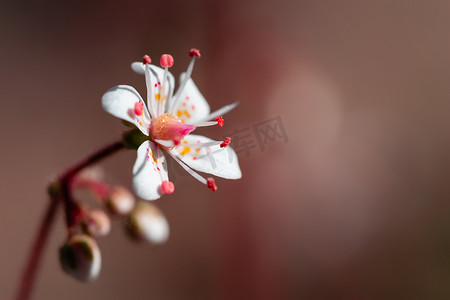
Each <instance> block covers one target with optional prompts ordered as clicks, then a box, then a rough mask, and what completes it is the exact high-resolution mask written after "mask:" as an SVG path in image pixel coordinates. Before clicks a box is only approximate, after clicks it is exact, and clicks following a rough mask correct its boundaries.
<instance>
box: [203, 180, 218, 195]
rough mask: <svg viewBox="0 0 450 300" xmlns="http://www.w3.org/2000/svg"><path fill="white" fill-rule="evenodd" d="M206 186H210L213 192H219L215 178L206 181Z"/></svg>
mask: <svg viewBox="0 0 450 300" xmlns="http://www.w3.org/2000/svg"><path fill="white" fill-rule="evenodd" d="M206 185H207V186H208V188H209V189H211V190H212V191H213V192H215V191H217V185H216V184H215V182H214V179H213V178H208V179H207V180H206Z"/></svg>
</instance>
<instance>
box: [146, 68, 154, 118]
mask: <svg viewBox="0 0 450 300" xmlns="http://www.w3.org/2000/svg"><path fill="white" fill-rule="evenodd" d="M145 85H146V86H147V106H148V110H149V111H150V115H151V116H152V118H156V114H155V107H154V106H153V103H154V101H153V93H152V82H151V77H150V67H149V66H148V64H145Z"/></svg>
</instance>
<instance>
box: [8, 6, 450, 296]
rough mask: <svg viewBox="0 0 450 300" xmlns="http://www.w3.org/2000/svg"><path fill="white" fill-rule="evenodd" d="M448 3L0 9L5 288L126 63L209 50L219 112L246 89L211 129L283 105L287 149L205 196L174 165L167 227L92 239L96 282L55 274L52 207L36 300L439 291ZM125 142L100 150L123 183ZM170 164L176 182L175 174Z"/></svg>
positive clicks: (200, 74)
mask: <svg viewBox="0 0 450 300" xmlns="http://www.w3.org/2000/svg"><path fill="white" fill-rule="evenodd" d="M449 12H450V2H448V1H443V0H433V1H419V0H412V1H411V0H410V1H406V0H404V1H387V0H381V1H371V2H370V1H288V0H285V1H271V0H270V1H264V2H263V1H255V0H251V1H245V2H244V1H235V0H231V1H206V0H204V1H195V0H193V1H128V2H117V1H2V2H1V4H0V57H1V68H0V79H1V81H0V82H1V89H0V95H1V102H0V103H1V104H0V105H1V106H0V114H1V118H0V120H1V137H2V145H3V146H2V147H1V148H0V155H1V156H0V157H1V158H2V167H1V171H0V179H1V182H2V188H1V203H2V205H3V206H2V209H1V210H0V228H1V230H0V232H1V240H0V249H1V250H0V254H1V255H0V257H1V258H0V264H1V272H0V298H1V299H9V298H11V296H12V295H13V291H14V289H15V285H16V283H17V280H18V277H19V273H20V272H21V270H22V268H23V265H24V261H25V257H26V253H27V251H28V247H29V246H30V244H31V240H32V237H33V236H34V234H35V232H36V230H37V225H38V223H39V220H40V217H41V216H42V214H43V212H44V207H45V205H46V203H47V201H48V199H47V197H46V194H45V186H46V183H47V181H48V179H49V178H50V177H51V175H52V174H55V173H57V172H60V171H61V170H63V168H65V167H67V166H69V165H70V164H72V163H73V162H75V161H76V160H78V159H79V158H81V157H82V156H83V155H85V154H88V153H89V152H91V151H93V150H95V149H97V148H99V147H101V146H102V145H104V144H106V143H107V142H111V141H113V140H115V139H116V138H117V137H118V136H119V135H120V134H121V132H122V130H123V126H122V125H121V124H120V122H119V121H117V120H116V119H115V118H113V117H111V116H110V115H108V114H106V113H105V112H103V111H102V109H101V105H100V99H101V96H102V94H103V93H104V92H105V91H106V90H107V89H109V88H110V87H112V86H114V85H117V84H130V85H133V86H135V87H136V88H137V89H138V90H139V91H140V92H141V94H145V89H144V88H145V85H144V80H143V77H141V76H139V75H137V74H134V73H133V72H132V71H131V69H130V67H129V65H130V63H131V62H132V61H136V60H140V58H141V57H142V56H143V55H144V54H150V55H151V56H152V58H153V59H154V60H155V61H157V60H158V57H159V55H161V54H162V53H171V54H172V55H173V56H174V58H175V65H174V67H173V70H172V71H173V73H174V74H175V75H176V76H178V74H179V73H180V72H182V71H184V69H185V68H186V66H187V64H188V61H189V59H188V57H187V56H186V51H187V50H189V49H190V48H191V47H197V48H199V49H200V50H201V52H202V58H201V60H199V61H198V63H197V64H196V69H195V71H194V75H193V77H194V79H195V80H196V82H197V85H198V86H199V88H200V90H201V91H202V92H203V94H204V95H205V97H206V98H207V99H208V100H209V101H210V104H211V107H212V109H217V108H219V107H221V106H223V105H225V104H227V103H229V102H232V101H235V100H238V101H240V102H241V105H240V106H239V107H238V109H236V110H235V111H233V112H232V113H230V114H229V115H227V116H226V126H225V127H224V128H223V129H220V128H209V129H207V130H206V129H202V131H201V133H204V134H205V135H208V136H210V137H216V138H220V137H221V136H222V135H224V134H227V133H228V132H230V131H232V130H234V129H243V128H247V127H249V128H250V130H252V128H253V126H254V125H255V124H259V123H261V122H263V121H265V120H268V119H271V118H273V117H277V116H280V117H281V120H282V122H283V125H284V127H285V129H286V132H287V135H288V138H289V142H287V143H285V142H284V141H283V140H281V139H276V140H275V141H273V142H270V143H267V144H266V145H265V149H264V151H262V150H261V149H260V148H259V146H258V144H256V146H255V147H254V148H252V150H251V152H250V154H249V155H246V153H244V152H241V153H240V154H239V158H240V163H241V168H242V170H243V176H244V177H243V179H242V180H239V181H227V180H220V179H218V180H217V183H218V185H219V191H218V192H217V193H215V194H213V193H211V192H210V191H209V190H207V189H205V188H204V187H203V186H201V185H200V184H198V183H197V182H196V181H195V180H194V179H193V178H190V177H187V176H181V173H180V175H178V174H177V175H176V176H175V178H174V180H175V184H176V187H177V190H176V193H175V194H173V195H171V196H165V197H163V198H162V199H160V200H159V201H157V202H156V204H157V205H158V206H159V207H160V208H161V209H162V210H163V211H164V213H165V214H166V217H167V218H168V220H169V222H170V226H171V236H170V239H169V241H168V243H167V244H165V245H163V246H156V247H155V246H153V247H152V246H149V245H139V244H135V243H131V242H130V241H129V240H127V239H126V237H125V236H124V235H123V231H122V228H121V224H120V222H119V221H117V222H114V227H113V232H112V233H111V234H110V235H109V236H108V237H106V238H103V239H99V244H100V247H101V249H102V255H103V268H102V274H101V276H100V278H99V279H98V280H97V281H96V282H94V283H91V284H81V283H79V282H77V281H75V280H74V279H72V278H71V277H69V276H67V275H65V274H64V273H63V272H62V271H61V270H60V267H59V263H58V259H57V250H58V248H59V246H60V245H61V243H63V241H64V237H65V229H64V224H63V218H62V213H61V214H60V215H59V216H58V222H57V223H56V224H55V227H54V228H53V231H52V234H51V236H50V241H49V243H48V245H47V248H46V252H45V255H44V259H43V261H42V268H41V269H40V273H39V275H38V280H37V284H36V289H35V294H34V295H35V297H34V299H448V298H450V219H449V216H450V213H449V212H450V207H449V199H448V198H449V192H450V185H449V181H450V156H449V150H450V121H449V117H448V116H449V115H450V101H449V99H450V84H448V80H449V78H450V34H449V28H450V13H449ZM135 155H136V154H135V152H133V151H129V152H124V153H121V154H119V155H117V156H116V157H113V158H110V159H108V160H107V161H106V162H105V163H104V164H103V166H104V167H105V169H106V170H107V172H108V174H109V176H110V178H111V179H112V180H113V182H116V183H123V184H126V185H128V186H130V182H131V167H132V165H133V163H134V159H135ZM170 175H173V174H170Z"/></svg>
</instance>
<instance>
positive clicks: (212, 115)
mask: <svg viewBox="0 0 450 300" xmlns="http://www.w3.org/2000/svg"><path fill="white" fill-rule="evenodd" d="M238 104H239V101H236V102H234V103H231V104H228V105H225V106H224V107H222V108H219V109H218V110H216V111H214V112H212V113H210V114H209V115H208V116H207V117H206V118H204V119H203V120H202V121H209V120H213V119H215V118H216V117H219V116H222V115H224V114H226V113H227V112H229V111H230V110H232V109H234V108H235V107H236V106H238Z"/></svg>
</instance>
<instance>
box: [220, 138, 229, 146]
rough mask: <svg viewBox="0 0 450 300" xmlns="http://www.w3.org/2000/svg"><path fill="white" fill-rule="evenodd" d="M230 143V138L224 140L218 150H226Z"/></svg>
mask: <svg viewBox="0 0 450 300" xmlns="http://www.w3.org/2000/svg"><path fill="white" fill-rule="evenodd" d="M230 143H231V138H230V137H226V138H225V140H224V141H223V142H222V144H220V148H226V147H227V146H228V145H229V144H230Z"/></svg>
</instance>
